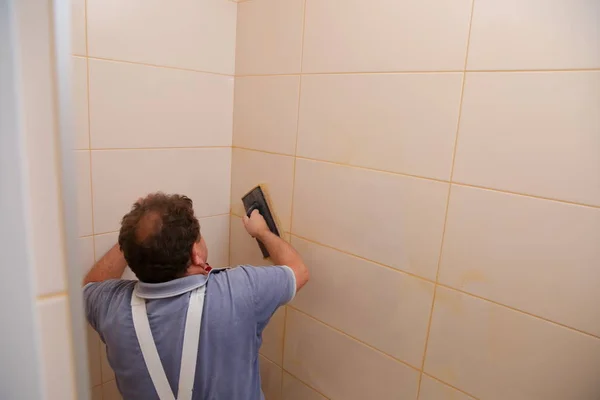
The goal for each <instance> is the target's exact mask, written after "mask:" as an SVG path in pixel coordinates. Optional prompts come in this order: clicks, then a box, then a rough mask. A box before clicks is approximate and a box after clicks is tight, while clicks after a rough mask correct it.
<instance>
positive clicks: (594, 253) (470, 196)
mask: <svg viewBox="0 0 600 400" xmlns="http://www.w3.org/2000/svg"><path fill="white" fill-rule="evenodd" d="M598 243H600V209H596V208H589V207H582V206H574V205H570V204H564V203H558V202H554V201H549V200H540V199H534V198H531V197H525V196H517V195H511V194H505V193H498V192H492V191H487V190H481V189H473V188H466V187H460V186H453V187H452V190H451V195H450V206H449V211H448V221H447V224H446V236H445V239H444V248H443V253H442V262H441V267H440V282H442V283H445V284H447V285H450V286H452V287H456V288H459V289H461V290H464V291H467V292H470V293H474V294H477V295H479V296H482V297H485V298H488V299H491V300H495V301H497V302H499V303H502V304H507V305H510V306H512V307H515V308H518V309H521V310H525V311H528V312H530V313H533V314H535V315H539V316H542V317H545V318H548V319H550V320H553V321H557V322H560V323H563V324H565V325H568V326H572V327H574V328H577V329H580V330H583V331H586V332H590V333H592V334H595V335H600V315H598V312H597V307H596V304H598V302H600V294H599V293H598V290H597V289H598V285H597V283H598V282H600V270H599V269H598V268H597V266H598V265H600V247H599V246H598ZM473 249H476V250H475V251H473ZM573 310H577V312H573Z"/></svg>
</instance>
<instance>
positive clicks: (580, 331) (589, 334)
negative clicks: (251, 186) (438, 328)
mask: <svg viewBox="0 0 600 400" xmlns="http://www.w3.org/2000/svg"><path fill="white" fill-rule="evenodd" d="M290 235H291V236H294V237H296V238H298V239H302V240H305V241H307V242H310V243H313V244H317V245H319V246H322V247H325V248H328V249H331V250H335V251H337V252H339V253H342V254H346V255H349V256H351V257H355V258H358V259H360V260H363V261H367V262H370V263H372V264H376V265H378V266H380V267H384V268H388V269H391V270H393V271H395V272H399V273H402V274H405V275H409V276H411V277H413V278H417V279H420V280H422V281H425V282H429V283H431V284H434V285H437V286H441V287H443V288H446V289H450V290H454V291H456V292H459V293H462V294H464V295H467V296H471V297H474V298H476V299H479V300H484V301H487V302H489V303H492V304H495V305H497V306H501V307H504V308H507V309H509V310H513V311H517V312H519V313H522V314H525V315H528V316H530V317H533V318H537V319H540V320H542V321H545V322H548V323H551V324H554V325H557V326H561V327H563V328H567V329H570V330H572V331H575V332H578V333H581V334H584V335H586V336H591V337H593V338H596V339H600V336H597V335H595V334H593V333H589V332H585V331H582V330H580V329H577V328H574V327H572V326H569V325H565V324H563V323H561V322H556V321H553V320H550V319H548V318H545V317H541V316H539V315H536V314H532V313H531V312H529V311H524V310H522V309H519V308H516V307H513V306H510V305H507V304H503V303H499V302H497V301H495V300H491V299H488V298H486V297H482V296H479V295H477V294H474V293H471V292H467V291H465V290H462V289H458V288H455V287H453V286H450V285H446V284H443V283H440V282H437V283H436V282H435V281H434V280H430V279H428V278H424V277H422V276H419V275H416V274H414V273H411V272H407V271H404V270H400V269H396V268H394V267H391V266H389V265H386V264H382V263H381V262H378V261H374V260H370V259H368V258H365V257H361V256H359V255H356V254H353V253H350V252H348V251H345V250H341V249H338V248H336V247H333V246H330V245H326V244H323V243H320V242H317V241H315V240H312V239H308V238H305V237H303V236H299V235H297V234H295V233H291V234H290ZM315 319H316V318H315ZM392 358H393V357H392Z"/></svg>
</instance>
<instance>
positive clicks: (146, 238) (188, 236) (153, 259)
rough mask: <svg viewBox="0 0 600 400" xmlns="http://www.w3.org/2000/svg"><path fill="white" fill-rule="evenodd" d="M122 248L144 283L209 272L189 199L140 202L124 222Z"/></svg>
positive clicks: (173, 197)
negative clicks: (206, 269)
mask: <svg viewBox="0 0 600 400" xmlns="http://www.w3.org/2000/svg"><path fill="white" fill-rule="evenodd" d="M119 246H120V247H121V251H122V252H123V254H124V255H125V260H127V264H128V265H129V267H130V268H131V270H132V271H133V272H134V273H135V275H136V276H137V277H138V279H139V280H140V281H142V282H147V283H160V282H167V281H170V280H173V279H176V278H181V277H183V276H186V275H195V274H203V273H206V271H205V267H207V264H206V259H207V257H208V250H207V248H206V243H205V242H204V239H203V238H202V236H201V235H200V224H199V223H198V219H197V218H196V217H195V216H194V209H193V207H192V200H191V199H189V198H188V197H186V196H181V195H177V194H174V195H167V194H164V193H154V194H150V195H148V196H146V197H145V198H143V199H140V200H138V201H137V202H136V203H135V204H134V205H133V207H132V208H131V211H130V212H129V213H127V214H125V216H124V217H123V220H122V221H121V232H120V233H119Z"/></svg>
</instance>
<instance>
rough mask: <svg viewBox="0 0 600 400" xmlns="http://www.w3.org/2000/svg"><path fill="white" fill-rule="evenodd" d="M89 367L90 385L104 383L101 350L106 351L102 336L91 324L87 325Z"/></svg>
mask: <svg viewBox="0 0 600 400" xmlns="http://www.w3.org/2000/svg"><path fill="white" fill-rule="evenodd" d="M86 330H87V349H88V368H89V372H90V385H91V386H92V387H94V386H97V385H100V384H101V383H102V358H101V355H100V351H104V346H103V345H102V344H101V341H100V336H98V333H96V331H95V330H94V328H92V327H91V326H90V325H86Z"/></svg>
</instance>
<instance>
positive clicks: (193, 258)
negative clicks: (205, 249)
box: [190, 244, 204, 265]
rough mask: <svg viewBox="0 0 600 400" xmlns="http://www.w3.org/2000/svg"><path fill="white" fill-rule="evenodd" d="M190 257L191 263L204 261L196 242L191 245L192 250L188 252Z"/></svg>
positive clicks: (196, 263)
mask: <svg viewBox="0 0 600 400" xmlns="http://www.w3.org/2000/svg"><path fill="white" fill-rule="evenodd" d="M190 258H191V261H192V265H202V264H204V262H203V261H202V257H201V256H200V252H199V251H198V247H197V246H196V244H194V245H193V246H192V252H191V254H190Z"/></svg>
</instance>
